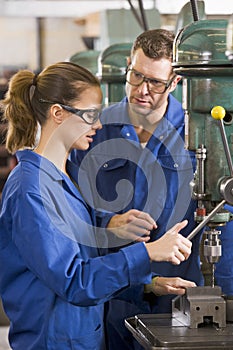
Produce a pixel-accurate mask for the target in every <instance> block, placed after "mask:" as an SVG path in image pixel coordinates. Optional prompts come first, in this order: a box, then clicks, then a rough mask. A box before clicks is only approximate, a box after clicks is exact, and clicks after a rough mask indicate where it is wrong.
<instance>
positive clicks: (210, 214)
mask: <svg viewBox="0 0 233 350" xmlns="http://www.w3.org/2000/svg"><path fill="white" fill-rule="evenodd" d="M225 203H226V201H225V199H223V200H222V201H221V202H219V203H218V205H216V207H215V208H214V209H213V210H212V211H211V212H210V213H209V214H208V215H207V216H206V217H205V218H204V219H203V220H202V221H201V222H200V224H199V225H197V226H196V227H195V229H194V230H193V231H192V232H191V233H190V234H189V235H188V236H187V238H188V239H189V240H190V241H191V239H193V237H194V236H196V234H197V233H198V232H199V231H200V230H201V229H202V228H203V227H204V226H205V225H206V224H207V223H208V222H209V221H210V219H211V218H212V217H213V216H214V215H215V214H216V213H217V212H218V211H219V209H221V208H222V206H223V205H224V204H225Z"/></svg>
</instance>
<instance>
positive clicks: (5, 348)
mask: <svg viewBox="0 0 233 350" xmlns="http://www.w3.org/2000/svg"><path fill="white" fill-rule="evenodd" d="M7 337H8V327H3V326H2V327H0V350H10V349H11V347H10V345H9V343H8V340H7Z"/></svg>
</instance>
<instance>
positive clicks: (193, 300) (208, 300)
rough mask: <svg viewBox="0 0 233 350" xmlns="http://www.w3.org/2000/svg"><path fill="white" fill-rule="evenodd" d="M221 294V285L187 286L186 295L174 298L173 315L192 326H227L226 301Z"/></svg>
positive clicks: (186, 324)
mask: <svg viewBox="0 0 233 350" xmlns="http://www.w3.org/2000/svg"><path fill="white" fill-rule="evenodd" d="M221 294H222V291H221V288H220V287H214V288H212V287H196V288H187V290H186V293H185V294H184V295H182V296H178V297H176V298H175V299H173V300H172V317H173V318H175V319H177V320H179V322H181V323H182V324H183V325H184V326H187V327H190V328H198V327H200V326H204V325H205V324H214V325H216V326H217V327H226V302H225V300H224V298H223V297H222V295H221Z"/></svg>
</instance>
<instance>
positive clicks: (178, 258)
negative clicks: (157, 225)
mask: <svg viewBox="0 0 233 350" xmlns="http://www.w3.org/2000/svg"><path fill="white" fill-rule="evenodd" d="M187 223H188V221H187V220H184V221H182V222H180V223H178V224H176V225H175V226H173V227H172V228H171V229H170V230H168V231H167V232H166V233H165V234H164V235H163V236H162V237H161V238H159V239H158V240H156V241H154V242H151V243H147V244H146V248H147V251H148V254H149V257H150V259H151V260H153V261H167V262H171V263H172V264H175V265H179V264H180V263H181V262H182V261H184V260H186V259H188V257H189V255H190V254H191V247H192V242H190V241H189V240H188V239H187V238H185V237H184V236H182V235H181V234H179V231H180V230H182V229H183V228H184V227H185V226H186V225H187Z"/></svg>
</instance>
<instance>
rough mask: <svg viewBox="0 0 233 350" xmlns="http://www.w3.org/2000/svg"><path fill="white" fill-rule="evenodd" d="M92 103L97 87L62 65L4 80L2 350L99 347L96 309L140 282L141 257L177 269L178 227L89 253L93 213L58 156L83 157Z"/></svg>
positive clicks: (142, 220)
mask: <svg viewBox="0 0 233 350" xmlns="http://www.w3.org/2000/svg"><path fill="white" fill-rule="evenodd" d="M101 101H102V94H101V89H100V85H99V82H98V80H97V79H96V78H95V77H94V76H93V75H92V74H91V73H90V72H89V71H87V70H86V69H84V68H82V67H80V66H78V65H75V64H72V63H69V62H61V63H57V64H54V65H51V66H49V67H47V68H45V69H44V70H43V71H42V72H41V73H40V74H39V75H38V76H36V75H34V74H33V73H32V72H30V71H27V70H23V71H19V72H18V73H16V74H15V75H14V76H13V77H12V79H11V81H10V84H9V90H8V93H7V95H6V97H5V100H4V101H3V107H4V116H5V119H6V120H7V121H8V123H9V128H8V134H7V140H6V146H7V149H8V150H9V152H11V153H15V152H16V155H17V159H18V165H17V166H16V167H15V169H14V170H13V171H12V173H11V174H10V176H9V178H8V181H7V183H6V185H5V188H4V191H3V197H2V208H1V216H0V266H1V273H0V294H1V296H2V300H3V305H4V308H5V311H6V313H7V315H8V317H9V319H10V322H11V325H10V332H9V340H10V345H11V347H12V349H15V350H22V349H27V350H31V349H35V350H40V349H49V350H52V349H53V350H66V349H73V350H74V349H88V350H91V349H96V350H100V349H101V350H102V349H104V348H105V345H104V332H103V305H104V302H105V301H106V300H109V299H110V298H112V297H114V296H115V295H116V294H117V293H118V292H121V291H122V290H124V289H125V288H127V287H128V286H129V285H133V284H147V283H150V281H151V277H152V276H151V270H150V261H151V260H156V261H161V260H165V261H170V262H172V263H174V264H179V263H180V262H181V261H184V260H185V259H187V258H188V256H189V254H190V252H191V243H190V242H189V241H188V240H187V239H186V238H184V237H183V236H182V235H180V234H179V231H180V230H181V229H182V228H183V227H184V226H185V225H186V224H187V222H182V223H179V224H177V225H176V226H174V227H173V228H172V229H171V230H170V231H168V232H167V234H165V236H163V237H162V238H161V239H160V240H158V241H156V242H153V243H146V244H145V241H147V240H148V238H141V241H142V242H138V243H136V244H133V245H130V246H128V247H125V248H124V249H121V250H120V251H119V252H117V253H113V254H109V255H106V256H100V255H99V248H98V244H97V240H96V237H95V231H94V225H95V217H94V215H93V210H92V209H91V208H90V207H89V206H88V205H87V204H86V203H85V201H84V199H83V198H82V195H81V194H80V192H79V188H78V183H77V178H76V177H77V169H75V168H74V167H73V165H72V164H71V163H70V162H69V161H68V160H67V158H68V154H69V152H70V151H71V149H73V148H76V149H81V150H86V149H87V148H88V147H89V144H90V143H91V142H92V140H93V137H94V135H95V133H96V131H97V130H98V129H99V128H101V124H100V121H99V116H100V107H101ZM38 127H40V128H41V133H40V139H39V142H38V143H37V146H36V147H35V148H33V147H34V145H35V143H36V138H37V135H38ZM132 214H133V216H134V217H136V220H135V222H136V227H137V228H136V231H137V230H139V231H140V230H141V234H143V233H145V234H146V235H147V236H146V237H148V232H149V231H150V230H151V229H152V228H153V227H156V224H155V222H154V221H153V219H152V218H151V217H150V216H149V215H148V214H146V213H140V215H139V212H138V211H135V212H132ZM139 240H140V239H139ZM143 240H144V242H143Z"/></svg>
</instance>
